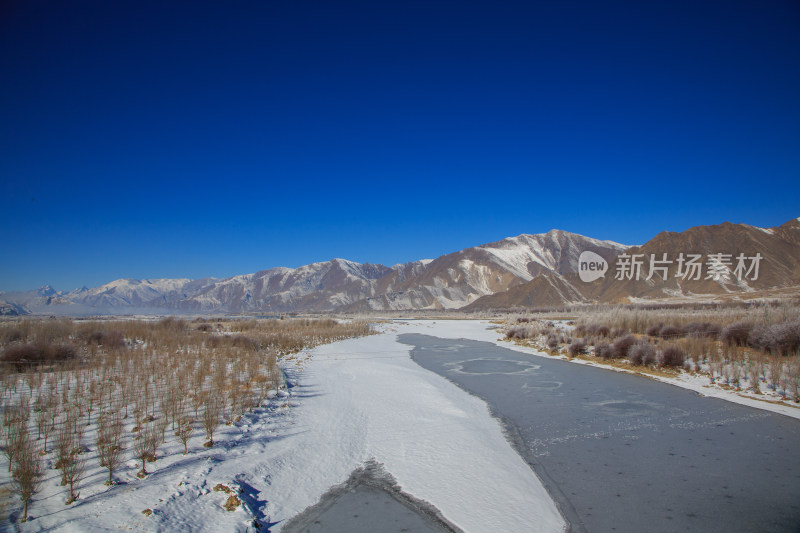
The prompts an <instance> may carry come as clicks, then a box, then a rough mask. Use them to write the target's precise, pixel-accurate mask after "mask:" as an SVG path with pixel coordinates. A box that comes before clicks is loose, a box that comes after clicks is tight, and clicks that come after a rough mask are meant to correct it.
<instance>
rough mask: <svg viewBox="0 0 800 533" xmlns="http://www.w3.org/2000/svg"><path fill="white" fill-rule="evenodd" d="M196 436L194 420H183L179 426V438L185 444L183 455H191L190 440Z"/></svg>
mask: <svg viewBox="0 0 800 533" xmlns="http://www.w3.org/2000/svg"><path fill="white" fill-rule="evenodd" d="M193 434H194V420H192V419H191V418H188V417H187V418H183V419H182V420H181V421H180V423H179V425H178V438H179V439H180V440H181V443H183V453H184V455H186V454H187V453H189V439H191V438H192V435H193Z"/></svg>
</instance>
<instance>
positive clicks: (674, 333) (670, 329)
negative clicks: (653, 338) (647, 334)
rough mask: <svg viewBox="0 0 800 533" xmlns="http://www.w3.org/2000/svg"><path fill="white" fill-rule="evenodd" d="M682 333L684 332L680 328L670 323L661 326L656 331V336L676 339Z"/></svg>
mask: <svg viewBox="0 0 800 533" xmlns="http://www.w3.org/2000/svg"><path fill="white" fill-rule="evenodd" d="M683 335H684V333H683V330H682V329H681V328H678V327H676V326H671V325H666V326H662V327H661V330H660V331H659V332H658V336H659V337H661V338H662V339H677V338H678V337H683Z"/></svg>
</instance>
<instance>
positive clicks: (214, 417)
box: [203, 394, 222, 448]
mask: <svg viewBox="0 0 800 533" xmlns="http://www.w3.org/2000/svg"><path fill="white" fill-rule="evenodd" d="M221 407H222V405H221V402H220V401H219V399H218V398H217V397H216V395H214V394H207V395H206V401H205V403H204V406H203V427H204V428H205V430H206V438H207V439H208V441H206V443H205V444H203V446H205V447H206V448H210V447H212V446H213V445H214V430H215V429H216V427H217V425H219V420H220V418H221V417H222V408H221Z"/></svg>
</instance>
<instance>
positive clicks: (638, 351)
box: [628, 341, 656, 366]
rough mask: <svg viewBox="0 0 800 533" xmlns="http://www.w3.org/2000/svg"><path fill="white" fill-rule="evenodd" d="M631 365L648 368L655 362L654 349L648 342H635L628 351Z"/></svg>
mask: <svg viewBox="0 0 800 533" xmlns="http://www.w3.org/2000/svg"><path fill="white" fill-rule="evenodd" d="M628 360H629V361H630V362H631V364H634V365H642V366H650V365H652V364H653V363H655V362H656V349H655V348H654V347H653V345H652V344H650V343H649V342H641V341H640V342H637V343H635V344H633V345H632V346H631V347H630V348H629V349H628Z"/></svg>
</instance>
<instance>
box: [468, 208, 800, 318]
mask: <svg viewBox="0 0 800 533" xmlns="http://www.w3.org/2000/svg"><path fill="white" fill-rule="evenodd" d="M665 254H666V255H665ZM716 254H726V255H723V256H721V257H719V259H722V260H723V262H724V263H727V264H724V266H723V267H722V268H721V269H720V271H719V273H718V275H715V272H714V270H713V269H712V268H710V266H711V264H712V263H713V259H714V257H715V256H716ZM740 254H742V255H743V258H742V267H743V268H742V269H741V270H738V271H737V266H738V264H739V261H738V257H739V255H740ZM757 254H759V255H760V260H755V261H754V260H753V259H752V258H754V257H756V256H757ZM693 255H699V258H698V259H697V260H696V263H698V265H699V267H698V270H691V269H690V268H687V267H686V262H687V260H688V259H689V258H691V257H692V256H693ZM634 258H635V259H634ZM681 258H683V260H684V261H683V264H681ZM607 259H608V258H607ZM652 259H655V261H656V262H655V263H652V264H653V266H654V267H656V268H654V269H653V271H652V275H651V260H652ZM626 261H630V262H631V263H633V262H635V261H641V266H640V267H639V272H638V274H639V275H638V279H637V276H636V270H635V269H630V268H625V265H626ZM631 263H628V264H631ZM753 263H758V273H757V275H756V271H755V268H753V269H752V270H750V268H751V267H754V266H755V265H754V264H753ZM658 267H661V269H659V268H658ZM681 267H683V268H682V269H681V274H686V275H678V274H679V268H681ZM663 268H666V271H664V270H663ZM664 274H666V278H664ZM541 277H542V276H539V277H537V278H534V279H533V280H532V281H530V282H528V283H524V284H522V285H519V286H518V287H512V288H510V289H509V290H507V291H504V292H502V293H498V294H494V295H491V296H485V297H483V298H480V299H478V300H476V301H475V302H473V303H472V304H471V305H470V306H468V307H466V308H465V310H467V309H487V308H501V307H516V306H521V307H544V306H554V305H563V304H569V303H575V302H581V301H583V302H602V303H627V302H630V301H631V299H639V298H641V299H663V298H670V297H689V298H691V297H697V296H707V295H712V296H713V295H726V294H751V293H758V292H761V291H766V290H774V289H776V288H789V287H797V286H798V285H800V220H797V219H793V220H790V221H789V222H787V223H785V224H783V225H781V226H778V227H775V228H769V229H764V228H756V227H753V226H749V225H747V224H732V223H730V222H725V223H723V224H718V225H714V226H696V227H693V228H690V229H688V230H686V231H683V232H680V233H676V232H667V231H665V232H662V233H659V234H658V235H656V236H655V237H654V238H653V239H651V240H650V241H648V242H647V243H646V244H644V245H642V246H636V247H632V248H629V249H628V250H625V251H624V252H622V253H621V254H619V255H617V256H616V258H614V259H613V260H609V269H608V272H607V273H606V275H605V277H603V278H600V279H598V280H596V281H593V282H583V281H581V280H580V278H579V277H578V275H577V274H571V273H565V274H563V275H561V276H559V277H558V278H554V277H553V276H546V277H545V278H544V279H539V278H541ZM648 277H649V278H650V279H648ZM697 278H699V279H697Z"/></svg>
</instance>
